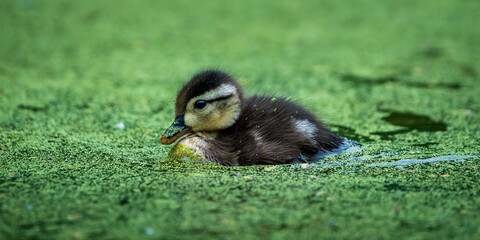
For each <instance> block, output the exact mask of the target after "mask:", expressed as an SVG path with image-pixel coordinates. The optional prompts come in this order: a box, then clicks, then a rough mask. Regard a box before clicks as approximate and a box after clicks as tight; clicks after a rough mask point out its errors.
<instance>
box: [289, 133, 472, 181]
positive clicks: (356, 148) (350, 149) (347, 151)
mask: <svg viewBox="0 0 480 240" xmlns="http://www.w3.org/2000/svg"><path fill="white" fill-rule="evenodd" d="M364 148H365V147H363V146H361V145H360V144H359V143H357V142H355V141H351V140H348V139H346V138H344V140H343V145H342V146H340V147H339V148H338V149H336V150H335V151H331V152H328V153H319V154H317V155H316V156H315V157H314V158H313V159H314V161H318V160H320V159H323V158H328V157H332V156H336V155H339V156H345V157H344V158H340V159H339V160H336V162H334V163H315V162H312V163H309V164H297V165H294V166H300V167H302V168H308V167H326V166H342V165H361V164H365V166H367V167H390V166H396V167H399V168H403V167H404V166H406V165H411V164H423V163H436V162H445V161H465V160H466V159H470V158H476V157H478V156H474V155H446V156H437V157H430V158H424V159H420V158H409V159H401V160H397V161H391V162H377V163H371V160H374V159H377V158H381V157H386V156H395V155H402V154H405V153H404V152H386V153H380V154H376V155H362V156H352V155H357V153H361V152H362V151H363V150H364ZM365 161H370V163H368V164H367V163H365ZM350 172H355V171H345V172H344V173H350Z"/></svg>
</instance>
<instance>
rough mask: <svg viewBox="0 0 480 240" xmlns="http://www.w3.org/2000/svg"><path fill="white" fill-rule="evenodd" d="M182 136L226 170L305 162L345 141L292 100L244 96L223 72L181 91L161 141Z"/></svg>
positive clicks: (214, 72) (199, 76)
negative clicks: (244, 166) (243, 166)
mask: <svg viewBox="0 0 480 240" xmlns="http://www.w3.org/2000/svg"><path fill="white" fill-rule="evenodd" d="M182 137H183V138H182ZM179 138H182V139H181V140H180V141H179V143H178V144H183V145H186V146H189V147H191V148H193V149H194V150H195V152H196V154H199V155H201V156H202V157H203V158H205V159H206V160H207V161H212V162H216V163H220V164H222V165H225V166H238V165H255V164H286V163H302V162H306V161H308V160H309V159H310V158H311V157H313V156H314V155H315V154H317V153H318V152H327V151H330V150H334V149H336V148H338V147H339V146H340V144H341V142H342V138H340V137H339V136H337V135H336V134H334V133H333V132H331V131H330V130H328V129H327V128H326V127H325V125H324V124H323V123H322V122H321V121H319V120H318V119H317V118H316V117H315V116H314V115H313V114H312V113H310V112H309V111H307V110H306V109H304V108H302V107H300V106H298V105H297V104H295V103H293V102H292V101H290V100H288V99H285V98H281V97H268V96H258V95H255V96H252V97H249V98H244V97H243V93H242V89H241V87H240V86H239V84H238V83H237V81H235V79H234V78H233V77H231V76H230V75H228V74H227V73H224V72H221V71H217V70H208V71H204V72H200V73H198V74H196V75H195V76H194V77H193V78H192V79H191V80H190V81H189V82H187V83H186V84H185V85H184V86H183V87H182V88H181V90H180V91H179V92H178V94H177V98H176V101H175V121H174V122H173V123H172V125H171V126H170V127H169V128H167V130H166V131H165V133H164V134H163V135H162V137H161V143H162V144H165V145H168V144H172V143H174V142H175V141H176V140H178V139H179Z"/></svg>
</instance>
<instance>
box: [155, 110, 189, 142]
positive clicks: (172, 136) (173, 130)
mask: <svg viewBox="0 0 480 240" xmlns="http://www.w3.org/2000/svg"><path fill="white" fill-rule="evenodd" d="M191 131H192V130H191V129H190V128H189V127H187V126H186V125H185V119H184V116H180V117H177V118H176V119H175V121H173V123H172V125H170V127H168V128H167V130H165V132H164V133H163V135H162V139H161V140H160V142H161V143H162V144H164V145H170V144H172V143H174V142H175V141H176V140H177V139H178V138H180V137H181V136H184V135H185V134H187V133H190V132H191Z"/></svg>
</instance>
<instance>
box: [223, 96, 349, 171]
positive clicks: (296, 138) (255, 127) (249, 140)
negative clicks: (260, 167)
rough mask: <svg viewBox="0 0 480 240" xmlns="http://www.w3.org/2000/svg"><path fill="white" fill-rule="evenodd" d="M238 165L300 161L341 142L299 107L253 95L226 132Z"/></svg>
mask: <svg viewBox="0 0 480 240" xmlns="http://www.w3.org/2000/svg"><path fill="white" fill-rule="evenodd" d="M229 132H230V133H229V134H225V135H224V136H229V137H228V138H230V139H224V140H222V141H224V142H232V141H235V144H234V146H233V152H236V155H237V158H236V161H237V162H238V164H239V165H251V164H284V163H291V162H304V161H305V160H308V159H309V158H311V157H312V156H314V155H315V154H316V153H318V151H328V150H331V149H335V148H337V146H339V145H340V141H341V139H340V138H339V137H338V136H336V135H335V134H334V133H332V132H331V131H329V130H328V129H327V128H325V126H324V125H323V123H322V122H321V121H319V120H318V119H317V118H316V117H315V116H314V115H313V114H312V113H310V112H309V111H307V110H305V109H304V108H303V107H301V106H299V105H297V104H295V103H293V102H292V101H289V100H287V99H285V98H275V97H268V96H253V97H250V98H248V99H245V104H244V109H243V111H242V114H241V116H240V118H239V120H238V122H237V124H235V125H234V126H233V127H232V128H231V129H229Z"/></svg>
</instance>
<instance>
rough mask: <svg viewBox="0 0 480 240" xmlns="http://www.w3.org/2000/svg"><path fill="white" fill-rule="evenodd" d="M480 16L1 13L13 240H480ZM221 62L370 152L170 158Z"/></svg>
mask: <svg viewBox="0 0 480 240" xmlns="http://www.w3.org/2000/svg"><path fill="white" fill-rule="evenodd" d="M478 12H480V2H479V1H461V4H460V3H459V1H455V0H440V1H438V0H424V1H409V2H405V1H401V0H392V1H381V0H372V1H336V0H325V1H253V0H247V1H232V2H229V4H219V3H218V2H214V1H210V0H206V1H202V2H201V3H200V2H198V1H191V0H185V1H125V0H118V1H93V0H87V1H29V0H22V1H14V0H4V1H0V22H1V23H2V26H1V28H0V33H1V37H0V46H1V47H0V239H146V238H152V239H312V238H324V239H479V238H480V229H479V228H478V226H479V225H480V202H479V196H478V195H479V189H480V183H479V179H480V171H479V169H480V168H479V167H480V159H479V157H478V156H479V155H480V153H479V149H480V136H479V134H478V133H479V132H480V124H479V123H480V114H479V113H480V94H478V93H479V92H480V87H479V84H478V76H479V71H480V61H479V59H478V53H479V52H480V44H478V39H480V31H478V30H477V29H476V27H477V25H478V24H476V23H478V22H479V20H478V18H479V17H478V16H479V15H478ZM379 29H382V30H381V31H379ZM212 67H214V68H215V67H218V68H220V69H223V70H227V71H228V72H232V73H235V74H234V75H235V76H238V77H239V78H242V79H248V81H241V82H242V83H244V85H243V87H244V89H245V95H253V94H256V93H260V94H261V93H266V94H269V93H272V92H274V96H285V97H289V98H291V99H293V100H294V101H295V102H298V103H299V104H301V105H303V106H305V107H306V108H307V109H309V110H311V112H312V113H313V114H316V115H317V116H319V118H320V119H322V120H323V121H324V122H325V123H326V126H327V127H329V128H331V129H332V130H334V131H336V132H337V133H339V134H340V133H342V134H346V135H345V136H344V137H347V138H352V140H356V141H358V142H360V143H361V144H362V145H363V146H362V147H361V151H357V150H358V149H359V148H360V147H359V146H356V147H357V148H356V150H355V151H353V150H352V151H348V152H344V153H342V154H337V155H329V156H325V157H323V158H321V159H319V160H318V161H317V162H316V163H313V164H303V165H284V166H248V167H224V166H219V165H217V164H205V163H203V162H202V161H204V159H201V158H198V155H196V153H195V152H193V151H192V149H188V148H185V147H181V146H164V145H161V144H160V138H161V135H162V133H163V130H165V129H166V128H168V126H170V124H171V121H172V119H173V118H174V117H175V112H174V101H175V96H176V91H177V90H178V89H179V88H180V87H181V86H182V83H183V81H186V80H188V78H189V77H190V76H192V75H193V74H194V73H195V72H198V71H201V70H203V69H206V68H212ZM274 101H275V100H274V99H272V104H277V103H275V102H274ZM272 106H273V105H272ZM260 110H264V109H260ZM279 110H281V109H279ZM279 110H277V111H279ZM292 117H293V116H292ZM412 117H413V118H415V119H416V120H415V121H413V120H412V119H411V118H412ZM286 120H288V119H286ZM419 120H421V121H419ZM119 123H122V124H119ZM268 124H269V123H265V124H262V126H268ZM432 124H433V125H434V126H433V125H432ZM429 125H432V126H429ZM175 131H176V130H175V129H173V132H172V133H171V134H173V133H174V132H175ZM280 131H281V130H280ZM353 138H355V139H353ZM252 151H254V149H252ZM169 152H170V153H169ZM173 153H178V155H177V158H175V157H174V158H171V157H169V155H170V156H172V154H173ZM173 155H175V154H173ZM185 157H187V158H188V159H193V161H191V160H188V161H184V160H183V159H184V158H185ZM197 162H201V163H197Z"/></svg>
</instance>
